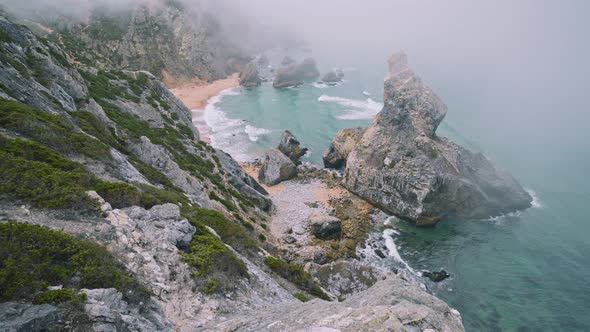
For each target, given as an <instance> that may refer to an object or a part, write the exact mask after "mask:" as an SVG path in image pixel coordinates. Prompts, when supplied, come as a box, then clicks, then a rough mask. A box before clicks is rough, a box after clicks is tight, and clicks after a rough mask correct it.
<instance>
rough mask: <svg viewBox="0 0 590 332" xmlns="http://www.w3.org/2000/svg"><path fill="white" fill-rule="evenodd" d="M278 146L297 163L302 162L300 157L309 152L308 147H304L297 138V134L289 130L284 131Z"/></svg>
mask: <svg viewBox="0 0 590 332" xmlns="http://www.w3.org/2000/svg"><path fill="white" fill-rule="evenodd" d="M277 148H278V149H279V151H281V152H282V153H284V154H285V156H287V157H289V159H291V161H292V162H293V163H295V165H299V164H301V161H300V160H299V159H300V158H301V157H303V156H304V155H305V154H306V153H307V148H302V147H301V143H299V141H298V140H297V138H295V136H294V135H293V134H292V133H291V132H290V131H288V130H285V131H284V132H283V135H282V136H281V142H280V143H279V146H278V147H277Z"/></svg>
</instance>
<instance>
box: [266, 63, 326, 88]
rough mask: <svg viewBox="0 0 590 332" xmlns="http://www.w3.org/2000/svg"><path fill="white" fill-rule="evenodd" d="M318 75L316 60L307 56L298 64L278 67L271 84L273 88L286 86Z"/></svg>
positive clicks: (295, 84) (300, 82)
mask: <svg viewBox="0 0 590 332" xmlns="http://www.w3.org/2000/svg"><path fill="white" fill-rule="evenodd" d="M318 76H320V72H319V70H318V68H317V65H316V62H315V60H314V59H312V58H307V59H305V60H303V62H301V63H298V64H292V65H289V66H288V67H283V68H280V69H279V70H278V71H277V74H276V76H275V79H274V81H273V83H272V86H273V87H275V88H286V87H290V86H297V85H301V84H303V83H304V82H305V81H306V80H310V79H315V78H317V77H318Z"/></svg>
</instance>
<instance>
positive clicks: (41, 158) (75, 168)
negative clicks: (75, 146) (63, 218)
mask: <svg viewBox="0 0 590 332" xmlns="http://www.w3.org/2000/svg"><path fill="white" fill-rule="evenodd" d="M96 183H97V181H96V179H95V178H94V177H93V176H92V175H90V174H88V173H87V172H86V171H85V169H84V167H83V166H82V165H80V164H78V163H75V162H73V161H70V160H67V159H65V158H63V157H62V156H61V155H60V154H59V153H57V152H55V151H53V150H51V149H48V148H46V147H44V146H42V145H40V144H38V143H35V142H31V141H23V140H21V139H8V138H5V137H3V136H0V194H2V195H3V196H5V197H7V198H11V199H23V200H26V201H29V202H31V203H33V204H34V205H35V206H36V207H47V208H75V209H94V208H95V207H96V203H95V202H93V201H91V200H90V199H89V198H88V196H87V195H86V193H85V191H86V190H88V189H89V188H91V187H92V186H94V185H95V184H96Z"/></svg>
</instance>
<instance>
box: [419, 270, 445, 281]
mask: <svg viewBox="0 0 590 332" xmlns="http://www.w3.org/2000/svg"><path fill="white" fill-rule="evenodd" d="M422 276H423V277H426V278H428V279H430V280H432V281H434V282H441V281H443V280H445V279H447V278H449V277H450V276H451V275H450V274H448V273H447V271H445V270H440V272H438V271H432V272H431V271H424V272H422Z"/></svg>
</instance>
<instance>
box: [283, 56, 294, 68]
mask: <svg viewBox="0 0 590 332" xmlns="http://www.w3.org/2000/svg"><path fill="white" fill-rule="evenodd" d="M294 63H295V60H293V58H291V57H290V56H288V55H285V57H284V58H283V60H282V61H281V66H290V65H292V64H294Z"/></svg>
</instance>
